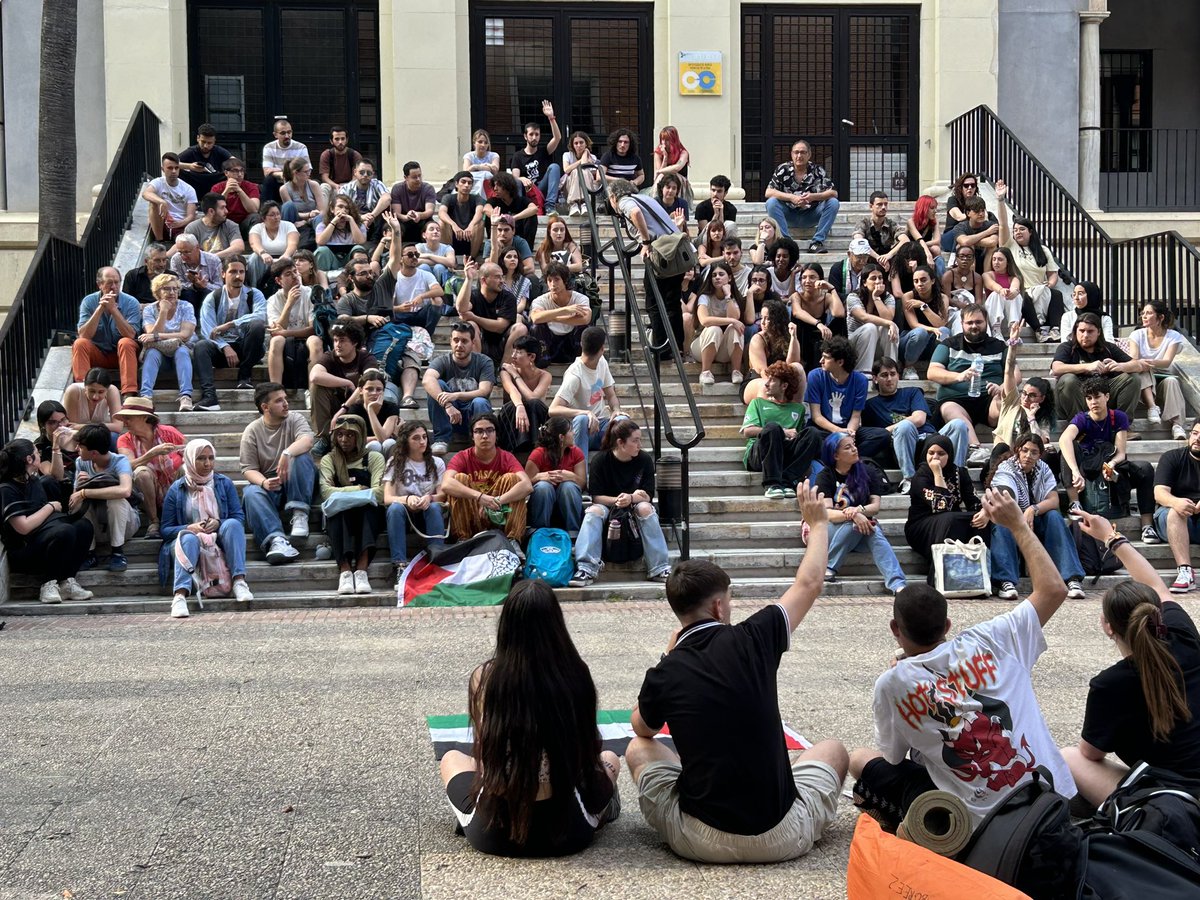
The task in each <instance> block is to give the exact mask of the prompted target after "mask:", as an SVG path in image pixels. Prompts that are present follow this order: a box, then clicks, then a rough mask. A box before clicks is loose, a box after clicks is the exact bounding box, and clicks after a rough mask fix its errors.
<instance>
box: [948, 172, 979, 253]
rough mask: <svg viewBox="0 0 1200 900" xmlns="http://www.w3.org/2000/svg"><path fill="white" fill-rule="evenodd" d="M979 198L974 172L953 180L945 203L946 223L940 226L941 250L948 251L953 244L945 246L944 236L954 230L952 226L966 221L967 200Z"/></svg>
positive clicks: (977, 181)
mask: <svg viewBox="0 0 1200 900" xmlns="http://www.w3.org/2000/svg"><path fill="white" fill-rule="evenodd" d="M978 196H979V178H978V177H976V175H975V173H974V172H963V173H962V174H961V175H959V176H958V178H956V179H955V181H954V184H953V185H951V187H950V197H949V199H948V200H947V201H946V221H945V223H944V224H943V226H942V250H944V251H950V250H952V249H953V248H954V244H953V243H951V244H950V246H946V236H947V235H949V234H950V232H951V231H953V230H954V226H955V225H957V224H958V223H959V222H965V221H966V219H967V200H968V198H970V197H978Z"/></svg>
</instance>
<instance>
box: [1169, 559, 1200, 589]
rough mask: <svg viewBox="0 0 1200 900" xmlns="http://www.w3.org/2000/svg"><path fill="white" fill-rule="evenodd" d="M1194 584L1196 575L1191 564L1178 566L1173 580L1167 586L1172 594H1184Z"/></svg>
mask: <svg viewBox="0 0 1200 900" xmlns="http://www.w3.org/2000/svg"><path fill="white" fill-rule="evenodd" d="M1195 586H1196V575H1195V573H1194V572H1193V571H1192V567H1191V566H1180V567H1179V570H1178V573H1177V574H1176V575H1175V580H1174V581H1173V582H1172V583H1171V587H1170V588H1168V590H1170V592H1171V593H1172V594H1186V593H1187V592H1188V591H1190V590H1191V589H1192V588H1193V587H1195Z"/></svg>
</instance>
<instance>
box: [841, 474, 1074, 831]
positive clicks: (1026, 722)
mask: <svg viewBox="0 0 1200 900" xmlns="http://www.w3.org/2000/svg"><path fill="white" fill-rule="evenodd" d="M983 511H984V512H985V513H986V514H987V516H988V518H989V519H990V520H991V521H992V522H994V523H995V524H997V525H1002V526H1003V527H1005V528H1007V529H1009V530H1010V531H1011V532H1012V533H1013V536H1014V537H1015V538H1016V540H1017V545H1018V546H1019V547H1020V550H1021V555H1022V556H1023V557H1024V558H1025V562H1026V564H1027V566H1028V567H1029V573H1030V578H1031V579H1032V581H1033V592H1032V593H1031V594H1030V595H1029V597H1028V598H1027V599H1026V600H1024V601H1023V602H1021V603H1019V604H1018V605H1017V606H1016V607H1015V608H1013V609H1012V610H1010V611H1008V612H1006V613H1004V614H1002V615H999V616H997V617H995V618H994V619H990V620H988V621H986V622H981V623H979V624H978V625H973V626H971V627H970V628H967V629H965V630H963V631H962V632H961V633H959V634H957V635H954V636H950V619H949V618H947V616H946V599H945V598H944V597H943V596H942V595H941V594H940V593H939V592H938V591H936V590H934V589H933V588H931V587H929V586H928V585H925V584H919V585H909V586H908V587H907V588H905V589H904V590H902V591H900V592H899V594H897V595H896V600H895V603H894V606H893V616H894V618H893V619H892V623H891V627H892V633H893V634H894V635H895V636H896V640H897V642H898V643H899V645H900V652H898V653H897V657H898V660H897V662H896V664H895V665H894V666H893V667H892V668H890V669H888V670H887V671H886V672H884V673H883V674H882V675H880V676H879V679H878V680H877V681H876V682H875V700H874V708H875V739H876V743H877V744H878V746H879V750H872V749H867V748H863V749H859V750H855V751H854V752H853V753H852V754H851V756H850V774H851V775H853V776H854V777H855V778H856V779H858V782H857V784H855V786H854V793H855V802H856V803H857V804H858V805H859V806H860V807H862V808H863V809H864V810H865V811H867V812H870V813H871V814H872V815H874V816H875V817H876V818H878V819H879V820H880V821H881V822H882V823H884V825H885V826H888V827H891V828H893V829H894V828H895V827H896V826H898V825H899V824H900V821H901V820H902V819H903V818H904V816H905V814H906V813H907V811H908V807H909V806H910V805H911V804H912V802H913V801H914V800H915V799H916V798H917V797H919V796H920V795H921V794H923V793H925V792H926V791H932V790H942V791H948V792H949V793H951V794H954V795H955V796H957V797H958V798H959V799H960V800H962V802H963V803H964V804H965V806H966V809H967V811H968V812H969V814H970V816H971V818H972V819H973V821H974V823H975V825H976V826H977V825H978V824H979V823H980V822H981V821H982V820H983V818H984V817H985V816H986V815H987V814H988V813H989V812H991V810H992V809H994V808H995V807H996V806H997V805H999V804H1000V803H1001V802H1002V801H1003V800H1004V799H1005V798H1006V797H1007V796H1008V794H1009V793H1010V792H1011V791H1012V790H1014V789H1015V788H1018V787H1020V786H1021V785H1023V784H1026V783H1027V782H1029V781H1030V780H1031V779H1032V778H1033V777H1034V773H1035V772H1036V773H1038V775H1039V776H1040V777H1042V778H1046V779H1048V780H1049V781H1050V783H1051V786H1052V787H1053V788H1054V789H1055V790H1056V791H1057V792H1058V793H1059V794H1062V795H1063V796H1064V797H1068V798H1070V797H1073V796H1075V793H1076V788H1075V782H1074V780H1073V779H1072V778H1071V772H1070V770H1069V769H1068V768H1067V764H1066V762H1065V761H1064V760H1063V757H1062V754H1061V753H1060V752H1059V750H1058V745H1057V743H1056V742H1055V740H1054V739H1053V738H1052V737H1051V735H1050V730H1049V729H1048V728H1047V727H1046V720H1045V718H1044V717H1043V716H1042V711H1041V709H1040V707H1039V706H1038V702H1037V698H1036V697H1035V696H1034V693H1033V686H1032V684H1031V682H1030V674H1029V673H1030V670H1031V669H1032V668H1033V666H1034V664H1035V663H1036V662H1037V660H1038V657H1039V656H1041V654H1042V652H1043V651H1044V650H1045V649H1046V639H1045V636H1044V635H1043V633H1042V629H1043V627H1044V626H1045V624H1046V623H1047V622H1048V621H1050V617H1051V616H1053V615H1054V613H1055V612H1057V611H1058V608H1059V607H1060V606H1061V605H1062V602H1063V600H1064V599H1065V598H1066V596H1067V586H1066V585H1065V584H1064V583H1063V579H1062V575H1061V574H1060V573H1059V571H1058V569H1057V568H1056V566H1055V564H1054V562H1053V561H1052V560H1051V558H1050V555H1049V554H1048V553H1047V552H1046V548H1045V547H1043V546H1042V544H1041V543H1040V542H1039V541H1038V539H1037V538H1036V537H1035V536H1034V533H1033V530H1032V529H1031V528H1030V527H1029V525H1028V524H1027V523H1026V521H1025V517H1024V515H1023V514H1022V513H1021V509H1020V507H1019V506H1017V503H1016V501H1015V500H1013V499H1012V498H1011V497H1009V496H1008V495H1007V494H1005V493H1003V492H1001V491H992V490H989V491H987V493H986V494H985V495H984V499H983Z"/></svg>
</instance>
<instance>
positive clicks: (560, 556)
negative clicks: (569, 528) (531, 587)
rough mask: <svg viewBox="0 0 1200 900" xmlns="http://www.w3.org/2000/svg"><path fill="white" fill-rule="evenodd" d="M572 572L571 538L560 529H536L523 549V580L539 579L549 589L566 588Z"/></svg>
mask: <svg viewBox="0 0 1200 900" xmlns="http://www.w3.org/2000/svg"><path fill="white" fill-rule="evenodd" d="M573 571H574V561H573V559H572V556H571V536H570V535H569V534H567V533H566V532H565V531H563V530H562V529H561V528H538V529H537V530H536V531H534V532H533V534H532V535H531V536H530V538H529V543H528V545H526V548H525V571H524V573H523V576H522V577H524V578H540V579H541V580H542V581H544V582H546V584H548V585H550V587H566V586H567V582H569V581H570V580H571V573H572V572H573Z"/></svg>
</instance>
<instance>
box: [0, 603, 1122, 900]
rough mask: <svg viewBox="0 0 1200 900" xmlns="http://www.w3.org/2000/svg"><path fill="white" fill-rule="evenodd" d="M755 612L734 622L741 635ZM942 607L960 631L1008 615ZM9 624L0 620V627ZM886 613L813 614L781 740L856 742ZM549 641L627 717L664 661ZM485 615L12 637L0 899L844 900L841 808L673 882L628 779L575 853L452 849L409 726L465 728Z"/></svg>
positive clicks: (1052, 665)
mask: <svg viewBox="0 0 1200 900" xmlns="http://www.w3.org/2000/svg"><path fill="white" fill-rule="evenodd" d="M756 607H757V604H753V603H750V602H739V603H736V604H735V609H734V617H735V619H737V618H741V617H744V616H745V615H747V614H748V613H749V612H750V611H752V610H753V609H754V608H756ZM1003 608H1004V606H1003V605H1002V604H999V603H995V602H987V603H984V602H977V601H976V602H971V601H959V602H957V603H955V604H953V605H952V608H951V616H952V618H954V619H955V620H956V624H958V622H959V620H961V621H962V624H969V623H971V622H973V621H977V620H979V619H982V618H986V617H988V616H990V615H994V614H996V613H997V612H1000V611H1001V610H1002V609H1003ZM1097 612H1098V600H1097V598H1095V597H1092V598H1091V599H1089V600H1087V601H1080V602H1075V603H1068V604H1067V605H1066V606H1065V607H1064V608H1063V610H1062V611H1061V613H1060V614H1059V616H1058V617H1057V618H1056V619H1055V620H1054V621H1053V622H1052V623H1051V625H1050V627H1049V629H1048V637H1049V642H1050V647H1051V649H1050V651H1049V652H1048V653H1047V654H1046V655H1045V656H1044V657H1043V659H1042V661H1041V663H1040V665H1039V666H1038V668H1037V670H1036V672H1035V682H1036V687H1037V689H1038V693H1039V696H1040V698H1041V701H1042V705H1043V708H1044V709H1045V710H1046V711H1047V714H1048V718H1049V720H1050V725H1051V728H1052V730H1053V731H1054V734H1055V736H1056V738H1057V739H1058V740H1059V741H1060V742H1074V741H1075V740H1077V739H1078V728H1079V723H1080V721H1081V717H1082V714H1083V698H1084V692H1085V690H1086V685H1087V680H1088V678H1089V677H1090V676H1091V675H1092V674H1093V673H1095V672H1096V671H1097V670H1098V669H1099V668H1101V667H1102V666H1104V665H1106V664H1107V663H1109V662H1110V661H1112V660H1113V659H1115V656H1114V654H1113V651H1112V649H1111V646H1110V645H1109V643H1108V641H1107V640H1106V639H1105V638H1104V637H1103V635H1102V634H1101V633H1100V631H1099V628H1098V626H1097V624H1096V618H1097ZM0 615H2V608H0ZM888 617H889V604H888V602H887V601H883V600H878V599H859V600H854V599H848V598H831V599H828V600H825V601H823V602H822V603H819V604H818V607H817V609H816V610H815V611H814V612H813V613H812V615H811V616H810V617H809V619H808V620H807V621H806V622H804V623H803V624H802V625H801V627H800V630H799V632H798V637H797V640H796V642H795V644H794V645H793V649H792V651H791V652H790V653H789V654H788V656H787V657H786V658H785V660H784V663H783V666H782V668H781V670H780V702H781V705H782V708H783V712H784V715H785V718H786V719H787V720H788V721H789V722H790V723H792V724H794V725H795V726H796V727H797V728H799V729H800V730H801V731H803V732H804V733H805V734H806V735H808V736H809V737H810V738H824V737H838V738H841V739H842V740H844V741H845V742H846V743H847V744H849V745H851V746H854V745H856V744H860V743H864V742H869V741H870V740H871V712H870V692H871V685H872V683H873V681H874V678H875V677H876V675H877V674H878V673H879V671H880V670H881V668H882V667H883V665H885V663H886V660H887V659H888V657H889V656H890V654H891V652H892V649H893V644H892V641H891V638H890V634H889V633H888V630H887V622H888ZM567 620H568V624H569V626H570V627H571V630H572V632H573V634H574V636H575V639H576V642H577V643H578V645H579V648H580V651H581V652H582V654H583V657H584V659H586V660H587V661H588V663H589V665H590V666H591V669H592V672H593V675H594V677H595V678H596V681H597V683H598V685H599V690H600V701H601V706H602V707H607V708H625V707H628V706H629V705H630V704H631V703H632V701H633V700H634V699H635V698H636V695H637V689H638V686H639V684H640V682H641V677H642V673H643V672H644V670H645V668H646V667H647V666H650V665H652V664H653V663H654V662H655V660H657V658H658V654H659V653H660V651H661V650H662V647H663V645H664V644H665V641H666V638H667V635H668V632H669V630H670V628H671V627H672V623H673V620H672V618H671V616H670V612H669V610H668V608H667V607H666V604H665V602H663V603H649V602H647V603H609V604H588V605H575V606H572V607H570V608H568V610H567ZM494 633H495V611H493V610H471V611H467V612H465V613H455V612H448V611H442V610H419V611H415V610H408V611H398V610H358V609H355V610H344V611H341V610H331V611H315V612H295V613H291V612H262V613H248V614H241V615H238V614H211V615H203V614H197V615H193V617H192V618H191V619H188V620H183V621H171V620H166V619H161V618H158V617H149V616H132V615H130V616H105V617H78V618H77V617H54V618H51V617H47V618H38V619H15V620H14V619H9V620H8V623H7V627H6V628H5V629H4V630H3V631H0V648H2V651H0V684H3V685H4V691H3V693H2V694H0V722H2V723H3V726H2V730H0V898H3V900H9V898H14V900H15V898H20V900H26V898H52V897H57V898H63V897H74V898H76V900H83V898H99V897H118V896H120V897H127V898H139V900H140V898H156V900H157V898H173V897H188V898H198V897H221V898H243V897H244V898H258V897H272V898H273V897H278V898H284V897H287V898H353V897H372V898H374V897H415V896H422V897H435V898H441V897H470V898H477V897H481V896H493V897H495V896H499V897H508V898H514V900H518V898H526V897H563V896H585V897H631V898H636V897H672V898H675V897H678V896H681V895H686V896H690V897H696V898H704V897H729V896H754V895H758V896H764V895H769V894H772V893H773V894H775V895H777V896H785V895H786V896H792V897H813V898H834V897H841V896H844V895H845V866H846V857H847V847H848V843H849V839H850V834H851V832H852V829H853V825H854V818H855V817H854V815H853V813H852V811H851V808H850V806H849V804H846V805H845V806H843V808H842V811H841V814H840V816H839V819H838V821H837V823H836V825H835V827H834V828H833V829H832V830H831V831H829V832H828V833H827V835H826V838H825V840H824V841H823V842H822V843H821V844H820V845H819V846H818V848H817V849H816V850H815V851H814V852H813V853H812V854H811V855H810V856H809V857H807V858H805V859H802V860H799V861H797V862H795V863H792V864H788V865H781V866H773V867H738V868H720V867H710V866H697V865H694V864H691V863H686V862H682V861H680V860H678V859H676V858H674V857H673V856H671V854H670V853H668V852H667V851H666V850H665V849H664V848H663V847H662V846H661V845H660V844H659V843H658V842H657V840H656V839H655V837H654V835H653V833H652V832H651V831H650V830H649V829H648V828H647V826H646V825H645V823H644V821H643V820H642V818H641V815H640V813H639V812H638V809H637V805H636V802H635V800H634V790H633V785H632V783H631V782H630V781H629V778H628V775H627V774H626V773H624V772H623V773H622V776H621V784H620V788H621V793H622V797H623V799H624V801H625V803H624V806H625V810H624V813H623V814H622V816H621V818H620V820H619V821H618V822H616V823H615V824H614V825H613V826H611V827H609V828H608V829H606V830H605V832H603V833H602V834H601V836H600V837H599V839H598V840H597V841H596V843H595V845H594V846H593V847H592V849H590V850H589V851H588V852H586V853H584V854H582V855H580V856H578V857H574V858H571V859H566V860H560V861H534V862H512V861H507V860H501V859H490V858H484V857H481V856H479V855H477V854H475V853H474V852H472V851H471V850H470V848H469V847H468V846H467V845H466V844H465V842H464V841H463V840H462V839H461V838H457V837H455V836H454V835H453V833H452V828H451V818H450V815H449V812H448V810H447V809H446V806H445V803H444V801H443V799H442V797H441V792H440V787H439V783H438V779H437V775H436V769H435V766H434V763H433V754H432V748H431V745H430V743H429V738H428V732H427V730H426V727H425V723H424V718H423V717H424V716H425V715H426V714H430V713H457V712H463V711H465V706H466V703H465V684H466V678H467V674H468V673H469V671H470V670H471V668H472V667H473V666H474V665H475V664H476V663H477V662H478V661H480V660H482V659H484V658H485V657H486V655H487V654H488V652H489V649H490V647H491V645H492V641H493V637H494Z"/></svg>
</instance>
